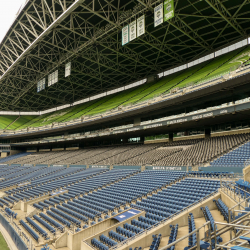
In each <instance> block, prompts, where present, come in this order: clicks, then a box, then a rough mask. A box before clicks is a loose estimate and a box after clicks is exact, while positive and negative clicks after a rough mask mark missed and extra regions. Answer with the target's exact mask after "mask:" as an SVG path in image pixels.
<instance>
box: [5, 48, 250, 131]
mask: <svg viewBox="0 0 250 250" xmlns="http://www.w3.org/2000/svg"><path fill="white" fill-rule="evenodd" d="M249 55H250V46H247V47H244V48H240V49H237V50H234V51H232V52H230V53H227V54H224V55H221V56H219V57H215V58H214V59H211V60H209V61H206V62H203V63H200V64H198V65H195V66H193V67H191V68H188V69H185V70H183V71H180V72H177V73H174V74H171V75H169V76H166V77H162V78H161V79H159V80H158V81H155V82H151V83H145V84H143V85H140V86H137V87H134V88H131V89H128V90H124V91H122V92H118V93H115V94H113V95H109V96H105V97H102V98H99V99H97V100H93V101H89V102H86V103H83V104H79V105H77V106H74V107H70V108H66V109H63V110H60V111H55V112H53V113H50V114H45V115H41V116H21V117H18V116H7V115H3V116H0V129H18V130H19V129H24V128H27V127H41V126H45V125H48V124H52V123H53V122H67V121H71V120H74V119H77V118H80V117H81V116H85V115H89V116H93V115H97V114H102V113H105V112H106V111H109V110H112V109H115V108H117V107H119V106H127V105H130V104H135V103H138V104H139V103H140V102H144V101H147V100H150V99H152V98H154V97H156V96H160V95H162V94H167V93H169V92H170V91H171V89H173V88H176V87H179V88H183V87H186V86H189V85H190V84H192V85H195V84H199V83H201V82H206V81H209V80H211V79H215V78H218V77H221V76H222V75H225V74H228V73H230V72H231V71H233V70H235V69H237V68H238V67H239V66H240V65H242V64H244V63H247V62H248V61H249V58H250V57H249ZM14 121H15V122H14Z"/></svg>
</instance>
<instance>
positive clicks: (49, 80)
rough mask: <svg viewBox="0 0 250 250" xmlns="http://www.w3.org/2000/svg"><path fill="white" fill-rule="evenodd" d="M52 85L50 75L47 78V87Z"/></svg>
mask: <svg viewBox="0 0 250 250" xmlns="http://www.w3.org/2000/svg"><path fill="white" fill-rule="evenodd" d="M51 85H52V74H50V75H49V76H48V86H51Z"/></svg>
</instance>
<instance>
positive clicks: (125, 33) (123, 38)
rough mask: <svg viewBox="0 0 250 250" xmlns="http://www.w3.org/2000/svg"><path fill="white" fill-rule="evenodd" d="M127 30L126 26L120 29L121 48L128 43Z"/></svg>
mask: <svg viewBox="0 0 250 250" xmlns="http://www.w3.org/2000/svg"><path fill="white" fill-rule="evenodd" d="M128 33H129V29H128V25H127V26H125V27H124V28H123V29H122V46H123V45H125V44H127V43H128V42H129V34H128Z"/></svg>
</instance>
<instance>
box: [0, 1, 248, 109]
mask: <svg viewBox="0 0 250 250" xmlns="http://www.w3.org/2000/svg"><path fill="white" fill-rule="evenodd" d="M162 2H163V0H94V1H93V0H29V1H28V2H27V4H26V5H25V6H24V7H23V9H22V10H20V13H19V15H18V16H17V18H16V20H15V22H14V23H13V24H12V27H11V28H10V30H9V31H8V33H7V34H6V36H5V38H4V39H3V41H2V43H1V44H0V76H1V78H0V99H1V102H0V109H1V110H13V111H14V110H20V111H37V110H43V109H48V108H52V107H54V106H58V105H63V104H68V103H71V102H74V101H77V100H79V99H83V98H85V97H88V96H90V95H94V94H98V93H102V92H104V91H107V90H110V89H113V88H117V87H120V86H123V85H125V84H128V83H131V82H133V81H137V80H139V79H142V78H145V77H147V76H150V75H153V74H156V73H158V72H161V71H163V70H165V69H168V68H171V67H175V66H177V65H181V64H184V63H186V62H188V61H190V60H193V59H195V58H199V57H200V56H202V55H205V54H208V53H209V52H211V51H213V50H215V49H217V48H220V47H223V46H226V45H228V44H230V43H232V42H235V41H237V40H240V39H242V38H246V37H248V35H249V33H250V1H249V0H237V1H235V0H174V3H175V17H174V18H172V19H171V20H169V21H167V22H164V23H163V24H161V25H160V26H158V27H156V28H155V27H154V15H153V8H154V7H155V6H157V5H158V4H159V3H162ZM142 14H145V19H146V33H145V34H144V35H142V36H140V37H138V38H137V39H135V40H133V41H132V42H130V43H128V44H126V45H125V46H122V44H121V29H122V28H123V27H124V26H125V25H127V24H129V23H130V22H131V21H133V20H135V19H136V18H138V17H140V16H141V15H142ZM68 62H71V63H72V74H71V76H69V77H67V78H65V76H64V73H65V64H66V63H68ZM55 70H58V72H59V82H58V83H56V84H54V85H52V86H50V87H47V86H46V89H45V90H43V91H41V92H39V93H37V82H38V81H39V80H40V79H42V78H44V77H46V79H47V78H48V75H49V74H50V73H52V72H53V71H55Z"/></svg>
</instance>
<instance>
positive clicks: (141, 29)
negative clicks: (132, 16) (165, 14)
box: [137, 15, 145, 37]
mask: <svg viewBox="0 0 250 250" xmlns="http://www.w3.org/2000/svg"><path fill="white" fill-rule="evenodd" d="M144 33H145V15H143V16H141V17H139V18H138V19H137V37H139V36H141V35H143V34H144Z"/></svg>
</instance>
